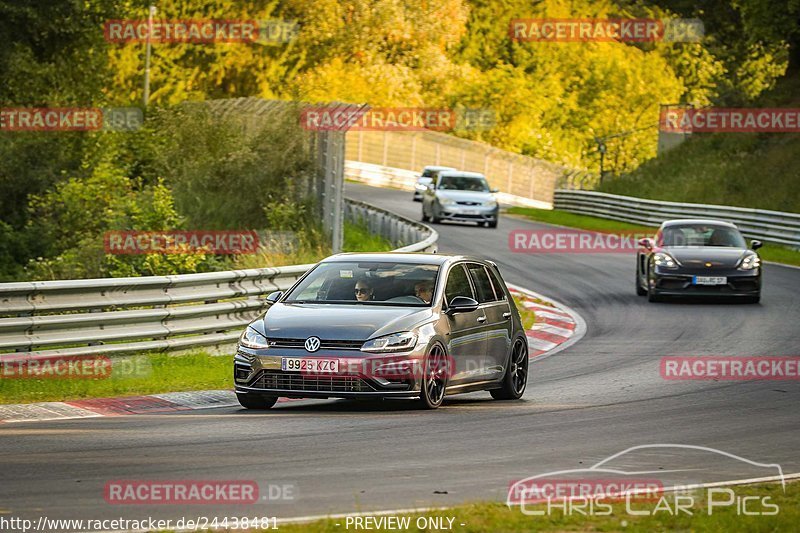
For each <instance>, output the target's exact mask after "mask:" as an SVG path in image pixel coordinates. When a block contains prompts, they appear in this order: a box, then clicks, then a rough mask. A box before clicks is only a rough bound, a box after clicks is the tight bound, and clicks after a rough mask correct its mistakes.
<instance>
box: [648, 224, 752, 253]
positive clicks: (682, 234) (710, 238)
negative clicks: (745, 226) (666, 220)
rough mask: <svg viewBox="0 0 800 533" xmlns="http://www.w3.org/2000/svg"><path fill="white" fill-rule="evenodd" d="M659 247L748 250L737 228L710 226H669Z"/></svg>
mask: <svg viewBox="0 0 800 533" xmlns="http://www.w3.org/2000/svg"><path fill="white" fill-rule="evenodd" d="M658 244H659V246H720V247H727V248H746V247H747V245H746V243H745V240H744V237H742V234H741V233H739V230H737V229H736V228H730V227H727V226H714V225H710V224H685V225H676V226H667V227H665V228H664V229H663V230H662V232H661V237H660V242H659V243H658Z"/></svg>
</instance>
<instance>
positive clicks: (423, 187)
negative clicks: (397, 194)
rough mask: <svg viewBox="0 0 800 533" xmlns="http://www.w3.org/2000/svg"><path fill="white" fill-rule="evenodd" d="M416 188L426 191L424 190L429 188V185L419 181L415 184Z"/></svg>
mask: <svg viewBox="0 0 800 533" xmlns="http://www.w3.org/2000/svg"><path fill="white" fill-rule="evenodd" d="M414 188H415V189H416V190H418V191H424V190H426V189H427V188H428V186H427V185H424V184H422V183H417V184H415V185H414Z"/></svg>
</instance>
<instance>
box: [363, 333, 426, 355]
mask: <svg viewBox="0 0 800 533" xmlns="http://www.w3.org/2000/svg"><path fill="white" fill-rule="evenodd" d="M416 344H417V335H416V333H411V332H410V331H404V332H403V333H392V334H391V335H386V336H384V337H378V338H375V339H370V340H368V341H367V342H365V343H364V345H363V346H361V351H362V352H405V351H408V350H411V349H412V348H414V346H416Z"/></svg>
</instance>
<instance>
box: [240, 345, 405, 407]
mask: <svg viewBox="0 0 800 533" xmlns="http://www.w3.org/2000/svg"><path fill="white" fill-rule="evenodd" d="M281 357H308V358H311V357H314V356H312V355H309V354H308V353H306V352H302V353H289V351H287V353H281V354H279V355H272V354H271V355H268V356H267V355H263V354H261V353H259V351H258V350H249V349H246V348H242V347H239V350H238V351H237V353H236V355H235V357H234V371H233V374H234V388H235V390H236V392H237V393H241V394H264V395H268V396H280V397H285V398H373V399H379V398H419V394H420V392H419V391H420V380H419V379H418V377H417V375H415V374H413V373H408V374H405V373H401V374H399V375H397V376H386V375H383V374H381V372H380V371H378V372H377V373H376V372H364V371H361V368H366V366H365V365H358V364H356V365H352V364H350V365H347V364H344V365H343V363H342V361H343V360H345V361H350V362H351V363H352V361H358V359H357V358H356V357H354V356H353V354H349V357H348V355H345V354H344V353H343V354H341V355H340V354H326V355H324V356H321V357H324V358H338V359H339V361H340V372H339V373H335V374H309V373H305V372H298V371H283V370H281ZM390 359H391V360H392V361H399V360H402V359H403V356H396V355H393V356H390ZM409 359H413V356H409ZM361 360H362V361H380V359H376V358H372V359H371V358H365V357H363V355H361ZM373 367H374V365H373V366H371V367H370V368H373ZM379 368H380V367H379Z"/></svg>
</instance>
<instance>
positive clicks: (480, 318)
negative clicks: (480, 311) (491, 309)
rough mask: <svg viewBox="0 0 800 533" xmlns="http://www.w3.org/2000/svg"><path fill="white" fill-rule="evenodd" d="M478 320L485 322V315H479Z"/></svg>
mask: <svg viewBox="0 0 800 533" xmlns="http://www.w3.org/2000/svg"><path fill="white" fill-rule="evenodd" d="M478 322H480V323H484V322H486V317H485V316H479V317H478Z"/></svg>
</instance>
